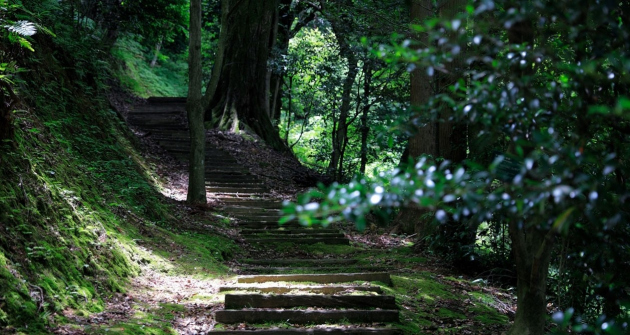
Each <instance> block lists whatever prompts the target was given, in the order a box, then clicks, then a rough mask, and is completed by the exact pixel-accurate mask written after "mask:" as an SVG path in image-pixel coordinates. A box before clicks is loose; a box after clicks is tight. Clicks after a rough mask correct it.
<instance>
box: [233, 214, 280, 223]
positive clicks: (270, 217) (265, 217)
mask: <svg viewBox="0 0 630 335" xmlns="http://www.w3.org/2000/svg"><path fill="white" fill-rule="evenodd" d="M230 214H231V215H232V216H233V217H234V218H236V219H239V220H247V221H275V222H278V220H280V218H281V217H282V214H276V215H256V214H244V213H230Z"/></svg>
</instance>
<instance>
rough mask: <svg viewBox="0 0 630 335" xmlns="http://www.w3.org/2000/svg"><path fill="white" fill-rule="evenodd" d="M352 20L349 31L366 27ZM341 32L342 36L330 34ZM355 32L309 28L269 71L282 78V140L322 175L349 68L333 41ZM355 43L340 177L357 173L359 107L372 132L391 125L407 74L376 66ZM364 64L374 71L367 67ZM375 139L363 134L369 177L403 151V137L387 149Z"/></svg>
mask: <svg viewBox="0 0 630 335" xmlns="http://www.w3.org/2000/svg"><path fill="white" fill-rule="evenodd" d="M357 6H360V5H359V4H357ZM331 10H332V9H331ZM335 15H341V14H340V13H327V14H326V17H327V18H328V17H329V16H331V17H332V16H335ZM388 15H390V16H391V15H394V13H389V14H388ZM331 20H332V19H331ZM356 20H357V22H356V23H354V25H352V26H351V27H348V29H352V28H354V29H356V30H360V29H362V28H365V27H364V26H363V24H365V22H361V20H360V18H357V19H356ZM353 22H354V21H353ZM341 33H343V34H344V35H343V36H336V35H335V34H341ZM356 33H357V32H356V31H343V32H338V31H337V32H335V31H333V29H332V28H331V26H330V23H329V22H323V23H319V24H313V25H309V26H307V27H305V28H303V29H302V30H300V31H299V32H298V33H297V34H296V36H295V37H293V38H292V39H291V41H290V43H289V50H288V55H286V56H284V57H281V58H279V60H278V59H276V60H275V61H274V62H272V69H273V70H274V71H277V72H280V71H283V73H284V74H285V92H284V95H283V99H282V116H281V118H280V119H279V121H278V127H279V129H280V133H281V136H282V137H283V138H285V141H286V142H287V144H288V145H289V146H290V147H291V148H292V149H293V151H294V152H295V154H296V156H297V157H298V158H299V159H300V160H301V161H302V162H303V163H305V164H307V165H309V166H311V167H313V168H316V169H318V170H320V171H323V172H326V169H327V168H328V165H329V163H330V159H331V157H330V152H331V151H332V146H333V138H334V136H335V135H334V132H335V130H336V127H337V126H338V123H339V117H340V116H339V108H340V106H341V104H342V99H343V97H342V94H343V92H342V90H341V87H342V86H343V82H344V80H345V78H346V76H347V74H348V68H349V64H348V61H347V59H345V58H343V56H342V57H340V50H339V45H338V38H343V39H349V38H348V37H347V36H354V35H353V34H356ZM371 34H375V33H374V32H371ZM375 38H376V37H375ZM354 44H355V45H353V46H352V53H353V54H354V56H355V58H357V59H358V64H357V65H358V66H359V68H360V69H361V70H360V71H359V74H358V76H357V78H358V79H357V80H355V82H354V83H353V94H351V96H350V100H351V103H350V104H351V108H350V109H351V113H350V115H349V117H348V139H349V140H348V142H347V143H346V145H345V146H344V148H345V150H344V158H345V159H344V166H343V175H344V176H345V177H344V178H349V177H350V176H352V175H353V174H355V173H358V172H359V166H360V162H361V132H362V130H363V126H362V125H361V117H360V115H361V112H362V110H363V108H368V109H369V112H368V120H367V124H368V125H367V126H368V127H369V128H370V130H375V129H379V128H385V127H388V126H389V125H391V120H392V119H394V118H395V115H396V114H397V113H398V114H399V113H401V110H404V109H405V108H406V105H407V102H408V100H409V98H408V95H407V87H408V75H407V74H406V72H405V71H404V70H403V69H401V68H400V67H397V66H385V64H381V63H380V62H379V61H377V60H376V59H374V58H373V57H372V56H371V55H370V54H369V52H368V50H367V49H366V48H363V47H362V46H360V45H358V44H357V43H356V41H355V43H354ZM367 63H369V64H370V66H371V67H372V68H376V69H373V70H372V69H369V68H367V67H366V66H365V65H366V64H367ZM366 69H368V71H366ZM366 77H370V78H369V79H366ZM366 80H370V82H371V83H370V87H371V90H372V92H371V93H370V94H368V92H366V91H365V81H366ZM378 135H379V134H378V133H377V132H374V131H370V132H369V135H368V136H369V137H368V140H367V142H368V145H367V153H366V154H367V156H368V167H367V169H366V170H367V172H368V173H369V174H373V173H374V171H378V170H379V169H380V170H386V169H389V168H393V167H394V166H395V165H396V164H397V163H398V162H397V160H398V159H399V157H400V153H401V152H402V144H403V142H404V137H402V136H392V137H391V138H392V140H393V141H392V143H391V144H392V145H391V146H389V145H388V143H387V140H386V139H385V140H384V139H383V138H381V137H379V136H378ZM394 144H396V145H395V147H394ZM384 149H389V150H384Z"/></svg>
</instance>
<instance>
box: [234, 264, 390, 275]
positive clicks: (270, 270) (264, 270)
mask: <svg viewBox="0 0 630 335" xmlns="http://www.w3.org/2000/svg"><path fill="white" fill-rule="evenodd" d="M392 269H393V268H391V267H385V266H348V265H346V266H342V267H339V266H336V267H317V266H309V267H266V266H244V267H242V270H243V272H244V273H249V274H289V273H343V272H344V271H357V272H359V271H360V272H363V273H370V272H383V271H390V270H392Z"/></svg>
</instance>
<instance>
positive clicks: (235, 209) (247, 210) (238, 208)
mask: <svg viewBox="0 0 630 335" xmlns="http://www.w3.org/2000/svg"><path fill="white" fill-rule="evenodd" d="M226 183H229V182H226ZM223 210H224V211H229V212H230V213H245V214H252V213H262V214H282V211H281V210H279V209H273V208H272V209H267V208H257V207H246V206H224V207H223Z"/></svg>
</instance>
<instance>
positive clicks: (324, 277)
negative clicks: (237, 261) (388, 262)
mask: <svg viewBox="0 0 630 335" xmlns="http://www.w3.org/2000/svg"><path fill="white" fill-rule="evenodd" d="M353 281H368V282H371V281H379V282H382V283H385V284H386V285H391V284H392V279H391V278H390V276H389V273H386V272H375V273H333V274H330V273H323V274H317V273H313V274H285V275H253V276H238V277H237V282H238V283H241V284H246V283H268V282H313V283H320V284H331V283H343V282H353Z"/></svg>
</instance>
